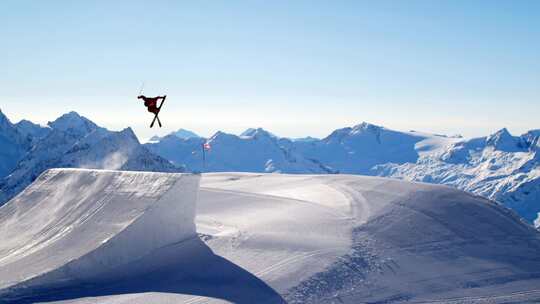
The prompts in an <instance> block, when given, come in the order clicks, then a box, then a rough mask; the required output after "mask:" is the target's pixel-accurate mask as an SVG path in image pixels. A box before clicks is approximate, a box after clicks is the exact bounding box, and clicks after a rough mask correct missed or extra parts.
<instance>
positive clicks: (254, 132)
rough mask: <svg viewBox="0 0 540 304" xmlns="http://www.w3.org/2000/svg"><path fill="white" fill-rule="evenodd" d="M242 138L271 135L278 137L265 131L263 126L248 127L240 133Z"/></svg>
mask: <svg viewBox="0 0 540 304" xmlns="http://www.w3.org/2000/svg"><path fill="white" fill-rule="evenodd" d="M240 137H243V138H256V137H271V138H278V137H277V136H276V135H274V134H272V133H270V132H268V131H266V130H265V129H263V128H249V129H247V130H245V131H244V132H242V134H240Z"/></svg>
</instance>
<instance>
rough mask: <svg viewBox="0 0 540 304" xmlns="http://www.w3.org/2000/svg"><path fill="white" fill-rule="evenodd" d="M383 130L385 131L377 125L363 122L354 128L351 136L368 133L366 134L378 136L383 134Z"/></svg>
mask: <svg viewBox="0 0 540 304" xmlns="http://www.w3.org/2000/svg"><path fill="white" fill-rule="evenodd" d="M382 130H384V128H383V127H381V126H377V125H374V124H370V123H367V122H362V123H361V124H359V125H356V126H354V127H353V128H352V129H351V132H350V134H351V135H355V134H359V133H366V132H369V133H373V134H377V133H379V132H381V131H382Z"/></svg>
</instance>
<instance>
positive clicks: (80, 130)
mask: <svg viewBox="0 0 540 304" xmlns="http://www.w3.org/2000/svg"><path fill="white" fill-rule="evenodd" d="M48 126H49V127H51V128H52V129H56V130H59V131H63V132H69V133H75V134H88V133H90V132H92V131H94V130H96V129H98V128H99V127H98V126H97V125H96V124H95V123H93V122H92V121H90V120H89V119H88V118H86V117H83V116H80V115H79V114H78V113H77V112H73V111H72V112H69V113H66V114H64V115H62V116H60V117H58V118H57V119H56V120H55V121H53V122H49V123H48Z"/></svg>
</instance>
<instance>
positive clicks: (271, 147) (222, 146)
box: [145, 128, 334, 173]
mask: <svg viewBox="0 0 540 304" xmlns="http://www.w3.org/2000/svg"><path fill="white" fill-rule="evenodd" d="M204 142H208V143H209V144H210V146H211V149H210V151H207V152H206V155H205V159H206V166H205V167H204V164H203V151H202V144H203V143H204ZM145 146H146V147H148V149H149V150H151V151H153V152H155V153H156V154H158V155H161V156H163V157H165V158H167V159H169V160H171V161H172V162H173V163H175V164H183V165H186V167H187V168H189V169H191V170H194V171H213V172H224V171H239V172H282V173H334V171H333V170H332V169H331V168H329V167H327V166H324V165H322V164H321V163H320V162H319V161H317V160H314V159H309V158H306V157H304V156H302V154H300V153H299V152H298V151H297V150H296V145H295V144H294V143H293V141H291V140H289V139H285V138H278V137H276V136H275V135H273V134H271V133H269V132H267V131H265V130H263V129H261V128H258V129H248V130H246V131H245V132H243V133H242V134H241V135H240V136H237V135H233V134H228V133H224V132H217V133H216V134H214V135H213V136H212V137H211V138H209V139H204V138H189V139H182V138H178V137H177V136H174V135H168V136H165V137H164V138H162V139H161V140H160V141H159V142H157V143H148V144H146V145H145Z"/></svg>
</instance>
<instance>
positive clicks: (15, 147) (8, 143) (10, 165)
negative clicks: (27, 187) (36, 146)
mask: <svg viewBox="0 0 540 304" xmlns="http://www.w3.org/2000/svg"><path fill="white" fill-rule="evenodd" d="M29 148H30V140H29V139H28V137H27V136H26V135H25V134H22V133H21V132H19V130H18V129H17V127H16V126H15V125H14V124H12V123H11V121H9V119H8V118H7V117H6V115H4V113H2V111H1V110H0V178H3V177H4V176H6V175H8V174H9V172H11V171H12V170H13V169H14V168H15V166H16V165H17V162H18V161H19V160H20V159H21V158H22V157H23V155H24V153H25V152H26V151H27V150H28V149H29Z"/></svg>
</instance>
